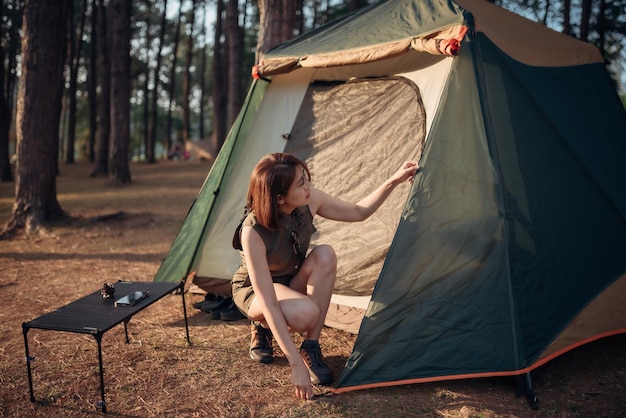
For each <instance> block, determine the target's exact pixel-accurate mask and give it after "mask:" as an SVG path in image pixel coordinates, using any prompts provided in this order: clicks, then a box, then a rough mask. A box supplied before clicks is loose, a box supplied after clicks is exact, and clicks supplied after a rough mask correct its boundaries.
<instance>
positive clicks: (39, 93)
mask: <svg viewBox="0 0 626 418" xmlns="http://www.w3.org/2000/svg"><path fill="white" fill-rule="evenodd" d="M69 5H70V3H69V1H68V0H61V1H54V2H47V1H43V2H42V1H37V0H26V2H25V4H24V14H23V18H24V22H23V38H22V74H21V79H20V86H19V91H18V105H17V117H16V128H17V155H18V161H17V168H16V179H17V181H16V187H15V203H14V205H13V214H12V216H11V219H10V220H9V221H8V223H7V225H6V227H5V229H4V230H3V231H2V236H3V237H7V236H10V235H11V234H13V233H14V232H16V231H17V230H20V229H25V231H26V232H27V233H28V234H29V235H31V234H34V233H37V232H40V231H41V227H42V226H43V225H44V223H45V222H46V221H48V220H52V219H57V218H60V217H63V216H65V213H64V212H63V210H62V209H61V206H60V205H59V202H58V201H57V195H56V168H57V160H56V157H57V155H58V153H57V145H58V139H59V138H58V134H59V120H60V116H61V99H62V95H63V64H64V60H65V46H66V43H65V35H66V33H65V29H66V27H67V26H66V24H65V23H66V16H67V13H68V12H69Z"/></svg>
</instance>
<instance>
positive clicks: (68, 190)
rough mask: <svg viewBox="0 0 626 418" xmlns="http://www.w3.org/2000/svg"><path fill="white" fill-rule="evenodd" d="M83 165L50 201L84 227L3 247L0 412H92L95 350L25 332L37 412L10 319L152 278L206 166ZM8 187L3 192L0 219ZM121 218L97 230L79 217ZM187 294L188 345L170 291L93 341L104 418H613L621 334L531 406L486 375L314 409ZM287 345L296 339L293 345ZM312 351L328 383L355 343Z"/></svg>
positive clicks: (17, 328)
mask: <svg viewBox="0 0 626 418" xmlns="http://www.w3.org/2000/svg"><path fill="white" fill-rule="evenodd" d="M89 168H90V167H89V166H87V165H85V164H77V165H75V166H62V167H61V176H60V177H59V178H58V197H59V201H60V203H61V205H62V207H63V208H64V209H65V210H67V211H68V212H70V213H71V214H72V215H75V216H79V217H80V218H81V219H79V220H77V221H74V222H72V223H69V224H62V225H56V226H55V227H54V228H52V229H51V234H50V235H49V236H47V237H44V238H38V239H36V240H27V239H24V238H22V237H18V238H16V239H14V240H12V241H1V242H0V272H1V273H0V288H1V292H0V341H1V344H0V415H1V416H7V417H44V416H45V417H51V416H63V417H84V416H98V415H101V413H100V412H97V411H96V410H95V407H94V406H95V404H96V403H97V402H98V401H99V397H100V386H99V379H98V361H97V350H96V348H97V346H96V342H95V340H94V338H93V337H91V336H88V335H82V334H81V335H79V334H70V333H63V332H51V331H42V330H36V329H33V330H30V331H29V333H28V338H29V348H30V354H31V355H32V356H34V357H35V358H36V360H35V361H34V362H33V363H32V367H33V383H34V390H35V398H36V399H37V402H35V403H32V402H30V399H29V394H28V379H27V374H26V364H25V355H24V339H23V334H22V327H21V323H22V322H25V321H29V320H32V319H34V318H36V317H38V316H40V315H43V314H45V313H47V312H50V311H52V310H54V309H56V308H58V307H60V306H62V305H64V304H65V303H67V302H70V301H72V300H74V299H76V298H78V297H80V296H83V295H86V294H88V293H91V292H93V291H95V290H97V289H99V288H100V286H101V285H102V283H104V282H110V281H116V280H118V279H125V280H133V281H151V280H152V277H153V276H154V274H155V273H156V271H157V269H158V267H159V264H160V262H161V260H162V258H163V257H164V256H165V254H166V252H167V250H168V248H169V246H170V245H171V243H172V241H173V239H174V237H175V236H176V233H177V231H178V228H179V227H180V225H181V223H182V221H183V219H184V217H185V214H186V212H187V209H188V208H189V206H190V205H191V203H192V201H193V199H194V197H195V195H196V193H197V192H198V190H199V188H200V186H201V185H202V182H203V180H204V177H205V175H206V173H207V172H208V168H209V167H208V165H207V164H205V163H169V162H163V163H159V164H157V165H152V166H148V165H143V164H135V165H133V166H132V167H131V172H132V175H133V180H134V182H133V184H132V185H130V186H127V187H123V188H112V187H110V186H107V185H106V183H105V181H104V180H102V179H91V178H89V177H88V175H87V174H88V173H89ZM13 187H14V186H13V185H12V184H0V222H3V223H4V222H5V221H6V220H7V219H8V217H9V214H10V210H11V205H12V201H13ZM119 211H123V212H124V213H125V214H126V216H124V217H121V218H120V219H113V220H108V221H101V222H92V221H90V220H89V219H90V217H92V216H94V215H102V214H107V213H113V212H119ZM199 299H201V297H200V296H199V295H189V296H188V297H187V305H188V306H187V309H188V317H189V325H190V333H191V340H192V345H191V346H190V347H188V346H187V344H186V341H185V332H184V323H183V318H182V307H181V297H180V295H170V296H167V297H165V298H164V299H163V300H161V301H159V302H157V303H156V304H154V305H152V306H151V307H149V308H148V309H146V310H144V311H142V312H141V313H139V314H138V315H136V316H135V317H133V318H132V320H131V321H130V323H129V325H128V329H129V333H130V339H131V342H130V344H126V343H125V340H124V330H123V326H121V325H120V326H118V327H116V328H114V329H112V330H111V331H110V332H108V333H106V334H105V335H104V338H103V341H102V348H103V357H104V367H105V371H104V378H105V388H106V402H107V409H108V415H111V416H120V417H196V416H198V417H200V416H209V417H278V416H280V417H320V416H324V417H365V416H372V417H484V418H488V417H539V416H548V417H624V416H626V390H625V386H626V383H625V382H626V350H625V348H626V347H625V345H626V344H625V343H626V336H617V337H612V338H608V339H605V340H602V341H598V342H596V343H593V344H590V345H587V346H584V347H581V348H579V349H577V350H574V351H573V352H571V353H568V354H566V355H564V356H562V357H560V358H559V359H557V360H555V361H552V362H550V363H549V364H548V365H546V366H544V367H542V368H540V369H539V370H537V371H535V372H534V373H533V379H534V384H535V388H536V390H537V394H538V396H539V398H540V401H541V404H540V410H539V411H532V410H531V409H530V408H529V407H528V405H527V403H526V400H525V399H524V398H523V397H522V398H516V397H515V396H514V390H515V386H514V381H512V380H509V379H500V378H490V379H476V380H463V381H451V382H439V383H429V384H420V385H410V386H398V387H391V388H381V389H371V390H363V391H355V392H348V393H344V394H341V395H332V394H330V393H327V391H326V390H325V389H324V388H318V389H319V393H321V394H324V393H325V395H323V396H320V397H318V398H317V399H316V400H315V401H313V402H304V401H298V400H296V399H295V398H294V397H293V396H292V392H293V390H292V385H291V374H290V370H289V367H288V365H287V363H286V361H285V359H284V358H283V357H281V355H280V352H278V353H277V355H278V356H277V359H276V361H275V362H274V363H273V364H272V365H269V366H267V365H261V364H255V363H253V362H252V361H250V360H249V358H248V354H247V344H248V324H247V322H246V321H244V320H240V321H234V322H229V323H227V322H223V321H216V320H211V319H210V318H209V317H208V316H207V315H206V314H204V313H201V312H198V311H196V310H194V309H193V308H192V307H191V304H192V303H193V302H195V301H197V300H199ZM295 338H297V337H295ZM322 338H323V340H322V345H323V347H324V352H325V355H326V356H327V359H328V361H329V364H330V365H331V367H332V368H333V369H334V370H335V372H336V374H339V373H340V372H341V369H342V366H343V364H344V362H345V360H346V358H347V356H348V355H349V354H350V350H351V348H352V344H353V342H354V336H353V335H350V334H346V333H343V332H340V331H337V330H333V329H325V330H324V335H323V337H322Z"/></svg>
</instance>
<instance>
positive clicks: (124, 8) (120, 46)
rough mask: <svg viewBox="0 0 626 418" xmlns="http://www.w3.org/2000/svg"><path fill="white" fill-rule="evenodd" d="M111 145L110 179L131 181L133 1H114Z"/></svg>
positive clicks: (112, 9)
mask: <svg viewBox="0 0 626 418" xmlns="http://www.w3.org/2000/svg"><path fill="white" fill-rule="evenodd" d="M110 7H111V19H110V21H111V146H110V149H109V151H110V152H109V181H110V182H111V183H113V184H126V183H130V169H129V166H128V159H129V153H128V150H129V144H130V90H131V80H130V36H131V29H130V16H131V10H132V1H131V0H111V3H110Z"/></svg>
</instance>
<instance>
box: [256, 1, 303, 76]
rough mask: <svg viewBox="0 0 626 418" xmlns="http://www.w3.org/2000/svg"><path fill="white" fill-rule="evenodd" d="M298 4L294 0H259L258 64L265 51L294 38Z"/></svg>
mask: <svg viewBox="0 0 626 418" xmlns="http://www.w3.org/2000/svg"><path fill="white" fill-rule="evenodd" d="M296 6H297V4H296V3H295V2H293V1H292V0H259V39H258V42H257V47H256V60H255V62H256V63H257V64H258V63H259V60H260V59H261V57H262V55H263V53H264V52H265V51H267V50H268V49H271V48H273V47H275V46H276V45H280V44H281V43H283V42H285V41H288V40H289V39H291V38H293V36H294V22H295V12H296Z"/></svg>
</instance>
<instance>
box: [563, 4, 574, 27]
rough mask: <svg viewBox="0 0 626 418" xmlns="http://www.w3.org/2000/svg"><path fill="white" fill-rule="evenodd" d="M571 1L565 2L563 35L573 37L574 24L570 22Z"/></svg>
mask: <svg viewBox="0 0 626 418" xmlns="http://www.w3.org/2000/svg"><path fill="white" fill-rule="evenodd" d="M571 6H572V2H571V0H563V33H564V34H566V35H570V36H571V35H572V24H571V22H570V13H571Z"/></svg>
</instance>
